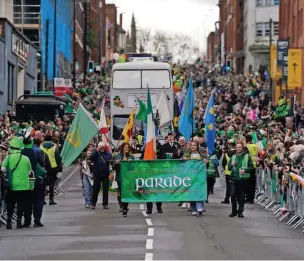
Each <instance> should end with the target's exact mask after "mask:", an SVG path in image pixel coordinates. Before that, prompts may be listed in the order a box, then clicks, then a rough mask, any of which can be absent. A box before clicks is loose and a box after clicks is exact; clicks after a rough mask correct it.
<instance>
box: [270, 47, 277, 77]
mask: <svg viewBox="0 0 305 261" xmlns="http://www.w3.org/2000/svg"><path fill="white" fill-rule="evenodd" d="M276 53H277V46H276V44H272V45H271V47H270V77H271V78H272V79H276V76H277V75H276V70H277V54H276Z"/></svg>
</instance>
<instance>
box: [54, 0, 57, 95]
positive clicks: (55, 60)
mask: <svg viewBox="0 0 305 261" xmlns="http://www.w3.org/2000/svg"><path fill="white" fill-rule="evenodd" d="M56 18H57V0H54V32H53V33H54V36H53V90H54V83H55V82H54V78H55V77H56V62H57V59H56V21H57V19H56Z"/></svg>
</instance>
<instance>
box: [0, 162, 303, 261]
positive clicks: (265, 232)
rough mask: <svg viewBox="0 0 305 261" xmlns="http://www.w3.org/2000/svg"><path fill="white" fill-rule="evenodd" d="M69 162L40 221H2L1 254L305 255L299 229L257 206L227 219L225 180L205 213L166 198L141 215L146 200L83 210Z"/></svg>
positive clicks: (295, 257)
mask: <svg viewBox="0 0 305 261" xmlns="http://www.w3.org/2000/svg"><path fill="white" fill-rule="evenodd" d="M74 169H75V166H72V167H70V168H68V169H66V170H65V172H64V174H63V180H64V184H63V186H62V187H63V189H64V190H65V191H66V194H65V195H61V196H59V197H57V198H56V201H57V202H58V205H56V206H46V207H45V211H44V217H43V223H44V224H45V227H43V228H28V229H22V230H16V229H15V228H14V229H12V230H6V229H5V228H4V227H3V226H2V227H1V228H0V259H2V260H3V259H36V260H37V259H45V260H50V259H108V260H109V259H111V260H122V259H124V260H152V259H153V260H177V259H179V260H186V259H188V260H190V259H193V260H199V259H201V260H202V259H231V260H232V259H237V260H243V259H245V260H249V259H251V260H253V259H269V260H270V259H272V260H283V259H290V260H292V259H293V260H303V259H304V238H303V233H302V231H300V230H292V229H291V228H290V227H288V226H287V225H285V224H282V223H280V222H279V221H278V220H277V219H276V218H275V217H274V216H273V214H272V213H269V212H267V211H265V210H264V209H262V208H261V207H259V206H258V205H246V209H245V213H244V214H245V218H244V219H240V218H229V217H228V214H229V213H230V206H229V205H222V204H220V203H219V202H220V201H221V200H222V195H223V190H224V182H223V181H222V180H218V181H217V183H216V187H215V194H214V195H212V196H211V198H210V203H209V204H207V205H206V208H207V212H206V213H204V216H202V217H193V216H190V213H189V212H187V211H186V210H185V209H181V208H179V207H177V204H174V203H170V204H164V213H163V214H158V213H156V210H155V209H154V213H153V214H152V215H150V216H145V215H144V214H145V212H144V210H143V208H144V206H143V205H139V204H133V205H130V211H129V216H128V218H123V217H121V213H119V212H118V205H117V202H116V197H115V196H111V198H110V199H111V200H110V203H111V204H110V209H109V210H102V208H101V205H98V207H97V209H96V210H95V211H92V210H88V209H85V208H84V203H83V198H82V192H81V182H80V179H79V171H78V170H76V171H74V172H73V170H74ZM71 173H73V174H72V175H71ZM66 178H68V179H66ZM14 227H15V225H14Z"/></svg>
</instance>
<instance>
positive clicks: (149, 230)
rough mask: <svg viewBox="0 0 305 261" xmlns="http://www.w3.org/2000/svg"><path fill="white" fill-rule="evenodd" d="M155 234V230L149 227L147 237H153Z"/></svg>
mask: <svg viewBox="0 0 305 261" xmlns="http://www.w3.org/2000/svg"><path fill="white" fill-rule="evenodd" d="M154 234H155V229H154V228H153V227H149V228H148V231H147V236H149V237H153V236H154Z"/></svg>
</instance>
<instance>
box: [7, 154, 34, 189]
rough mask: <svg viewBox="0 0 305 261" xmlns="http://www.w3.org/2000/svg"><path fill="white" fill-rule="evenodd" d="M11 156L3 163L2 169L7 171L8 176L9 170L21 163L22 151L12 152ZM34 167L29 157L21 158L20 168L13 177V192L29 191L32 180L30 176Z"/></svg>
mask: <svg viewBox="0 0 305 261" xmlns="http://www.w3.org/2000/svg"><path fill="white" fill-rule="evenodd" d="M10 153H11V154H10V155H8V156H6V157H5V159H4V161H3V162H2V167H3V168H5V169H6V175H8V168H9V169H10V170H13V169H14V168H15V166H16V164H17V162H18V161H19V158H20V155H21V154H20V151H17V150H13V151H10ZM31 170H32V166H31V162H30V160H29V158H28V157H26V156H23V155H22V156H21V160H20V162H19V165H18V167H17V168H16V170H15V171H14V173H13V174H12V176H11V179H10V180H11V190H13V191H20V190H29V189H30V179H29V175H30V173H31Z"/></svg>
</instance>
